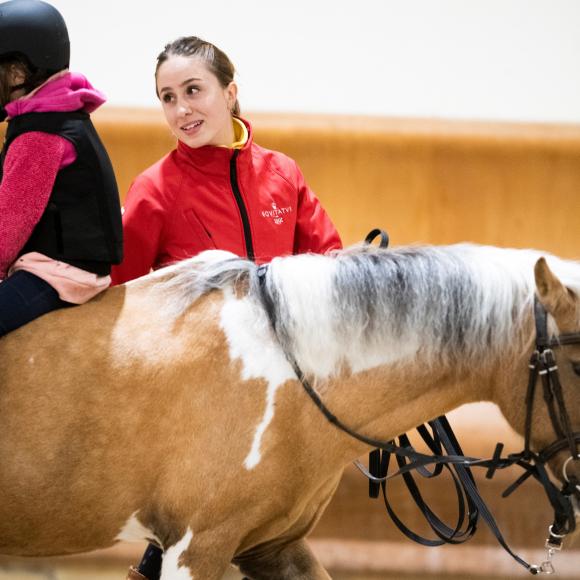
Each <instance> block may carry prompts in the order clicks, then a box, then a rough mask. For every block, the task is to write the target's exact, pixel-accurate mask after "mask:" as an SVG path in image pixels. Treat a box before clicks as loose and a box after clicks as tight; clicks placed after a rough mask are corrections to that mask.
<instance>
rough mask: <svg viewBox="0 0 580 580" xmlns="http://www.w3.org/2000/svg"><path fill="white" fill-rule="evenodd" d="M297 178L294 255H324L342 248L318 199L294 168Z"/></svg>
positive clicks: (297, 169) (336, 233)
mask: <svg viewBox="0 0 580 580" xmlns="http://www.w3.org/2000/svg"><path fill="white" fill-rule="evenodd" d="M296 171H297V177H298V211H297V217H296V234H295V237H294V253H295V254H304V253H307V252H314V253H316V254H325V253H326V252H328V251H330V250H338V249H340V248H342V242H341V240H340V236H339V235H338V232H337V230H336V228H335V227H334V224H333V223H332V221H331V220H330V217H329V216H328V214H327V213H326V211H325V210H324V208H323V207H322V205H321V203H320V201H319V200H318V198H317V197H316V196H315V195H314V193H313V192H312V190H311V189H310V188H309V187H308V185H307V184H306V181H305V180H304V176H303V175H302V172H301V171H300V169H299V168H298V166H296Z"/></svg>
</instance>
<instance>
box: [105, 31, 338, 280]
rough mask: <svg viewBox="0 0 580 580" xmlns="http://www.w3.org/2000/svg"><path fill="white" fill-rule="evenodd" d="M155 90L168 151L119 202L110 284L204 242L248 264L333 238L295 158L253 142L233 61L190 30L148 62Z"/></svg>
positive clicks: (323, 247) (331, 243) (329, 245)
mask: <svg viewBox="0 0 580 580" xmlns="http://www.w3.org/2000/svg"><path fill="white" fill-rule="evenodd" d="M155 78H156V89H157V95H158V97H159V99H160V101H161V106H162V108H163V112H164V113H165V118H166V120H167V123H168V125H169V127H170V128H171V131H172V132H173V134H174V135H175V136H176V138H177V140H178V142H177V148H176V149H175V150H173V151H171V152H170V153H169V154H168V155H166V156H165V157H163V158H162V159H161V160H160V161H158V162H157V163H155V164H154V165H153V166H151V167H150V168H149V169H147V170H146V171H144V172H143V173H142V174H141V175H139V176H138V177H137V178H136V179H135V181H134V182H133V184H132V186H131V188H130V190H129V192H128V194H127V199H126V201H125V213H124V216H123V226H124V236H125V259H124V261H123V263H122V264H121V265H120V266H119V267H117V268H114V271H113V280H114V282H115V283H117V284H119V283H122V282H125V281H127V280H131V279H133V278H136V277H138V276H142V275H144V274H147V273H148V272H149V271H150V270H151V268H153V269H156V268H160V267H162V266H165V265H168V264H170V263H172V262H175V261H178V260H182V259H184V258H188V257H191V256H194V255H196V254H198V253H199V252H201V251H203V250H207V249H214V248H218V249H221V250H229V251H231V252H234V253H235V254H237V255H241V256H247V257H248V258H250V259H253V260H256V261H257V262H266V261H269V260H270V259H272V258H273V257H274V256H280V255H283V254H292V253H303V252H319V253H322V252H327V251H328V250H331V249H335V248H340V246H341V242H340V238H339V236H338V233H337V232H336V229H335V228H334V226H333V224H332V222H331V221H330V219H329V217H328V215H327V214H326V212H325V211H324V209H323V208H322V206H321V205H320V203H319V201H318V200H317V198H316V197H315V196H314V194H313V193H312V191H311V190H310V189H309V188H308V186H307V185H306V183H305V181H304V177H303V176H302V173H301V172H300V169H299V168H298V166H297V165H296V163H295V162H294V161H293V160H292V159H290V158H288V157H287V156H286V155H283V154H282V153H279V152H276V151H269V150H267V149H264V148H262V147H260V146H259V145H257V144H256V143H255V142H254V141H253V135H252V128H251V126H250V124H249V123H248V122H247V121H245V120H243V119H241V118H240V117H239V112H240V109H239V104H238V101H237V86H236V84H235V82H234V80H233V79H234V67H233V65H232V63H231V62H230V60H229V59H228V57H227V56H226V55H225V54H224V53H223V52H222V51H220V50H219V49H218V48H217V47H215V46H213V45H212V44H210V43H208V42H204V41H203V40H200V39H199V38H196V37H187V38H179V39H177V40H176V41H174V42H172V43H171V44H168V45H167V46H166V47H165V49H164V51H163V52H162V53H161V54H160V55H159V57H158V59H157V68H156V73H155Z"/></svg>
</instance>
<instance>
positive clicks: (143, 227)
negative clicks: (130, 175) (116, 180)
mask: <svg viewBox="0 0 580 580" xmlns="http://www.w3.org/2000/svg"><path fill="white" fill-rule="evenodd" d="M123 210H124V211H123V244H124V258H123V262H122V263H121V264H119V265H118V266H113V268H112V271H111V278H112V281H113V285H116V284H123V283H124V282H128V281H129V280H134V279H135V278H139V277H140V276H144V275H145V274H148V273H149V272H150V271H151V268H153V267H154V266H155V264H156V261H157V256H158V254H159V248H160V247H161V243H162V234H163V225H164V222H165V214H166V209H165V208H164V206H163V203H162V200H161V198H160V196H159V195H158V194H157V190H156V189H155V187H154V186H153V184H151V183H150V181H149V180H148V179H147V178H145V177H143V176H142V175H140V176H139V177H137V178H136V179H135V181H134V182H133V184H132V185H131V187H130V189H129V192H128V193H127V198H126V200H125V204H124V207H123Z"/></svg>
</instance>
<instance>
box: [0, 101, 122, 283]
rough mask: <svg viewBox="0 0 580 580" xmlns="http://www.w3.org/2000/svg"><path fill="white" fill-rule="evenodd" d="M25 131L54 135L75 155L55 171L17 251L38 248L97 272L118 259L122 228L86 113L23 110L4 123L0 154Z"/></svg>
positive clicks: (107, 167)
mask: <svg viewBox="0 0 580 580" xmlns="http://www.w3.org/2000/svg"><path fill="white" fill-rule="evenodd" d="M30 131H41V132H43V133H51V134H54V135H60V136H61V137H64V138H65V139H67V140H68V141H70V142H71V143H72V144H73V145H74V147H75V149H76V153H77V157H76V159H75V161H74V162H73V163H71V164H70V165H69V166H67V167H64V168H63V169H61V170H60V171H59V172H58V173H57V176H56V180H55V182H54V187H53V190H52V194H51V196H50V199H49V201H48V205H47V207H46V210H45V212H44V214H43V215H42V217H41V218H40V221H39V222H38V224H37V225H36V227H35V228H34V231H33V232H32V235H31V236H30V238H29V240H28V241H27V242H26V245H25V246H24V248H22V251H21V252H20V255H22V254H25V253H28V252H40V253H41V254H44V255H45V256H49V257H50V258H54V259H55V260H59V261H62V262H66V263H67V264H71V265H73V266H76V267H78V268H82V269H83V270H87V271H89V272H94V273H95V274H98V275H100V276H104V275H107V274H109V273H110V271H111V264H119V263H120V262H121V261H122V259H123V227H122V223H121V206H120V201H119V192H118V189H117V182H116V180H115V174H114V172H113V166H112V165H111V160H110V159H109V156H108V155H107V152H106V150H105V147H104V146H103V144H102V142H101V140H100V138H99V136H98V134H97V131H96V130H95V127H94V126H93V123H92V122H91V119H90V117H89V115H88V114H87V113H83V112H72V113H28V114H24V115H19V116H18V117H14V118H13V119H11V120H10V121H9V122H8V128H7V130H6V140H5V143H4V147H3V149H2V154H1V163H0V179H1V177H2V168H3V166H4V159H5V157H6V152H7V151H8V149H9V147H10V144H11V143H12V141H14V139H16V137H18V136H19V135H22V134H23V133H28V132H30Z"/></svg>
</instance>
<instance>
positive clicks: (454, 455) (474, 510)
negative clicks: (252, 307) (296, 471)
mask: <svg viewBox="0 0 580 580" xmlns="http://www.w3.org/2000/svg"><path fill="white" fill-rule="evenodd" d="M379 234H380V235H381V239H382V241H381V247H386V245H387V244H388V236H387V235H386V233H385V232H383V231H382V230H373V231H372V232H371V233H370V234H369V235H368V236H367V238H366V240H365V242H366V243H371V241H372V240H373V239H374V237H376V236H377V235H379ZM267 274H268V265H267V264H263V265H261V266H259V267H258V269H257V276H258V281H259V288H260V294H261V299H262V302H263V305H264V307H265V309H266V313H267V315H268V318H269V322H270V325H271V327H272V329H273V331H274V334H275V336H277V321H276V309H275V304H274V299H273V297H272V295H271V293H270V292H269V291H268V288H267ZM534 318H535V327H536V344H535V349H534V352H533V353H532V356H531V358H530V363H529V369H530V370H529V381H528V388H527V394H526V401H525V403H526V419H525V430H524V439H525V443H524V449H523V451H521V452H520V453H513V454H509V455H508V456H506V457H502V456H501V453H502V450H503V444H502V443H498V444H497V445H496V449H495V452H494V454H493V457H492V458H491V459H478V458H474V457H469V456H465V455H464V454H463V451H462V450H461V447H460V445H459V443H458V441H457V439H456V437H455V434H454V433H453V430H452V428H451V426H450V425H449V422H448V421H447V418H446V417H445V416H441V417H438V418H437V419H434V420H433V421H429V422H428V426H427V425H421V426H419V427H418V428H417V430H418V432H419V434H420V435H421V436H422V438H423V439H424V440H425V442H426V443H427V445H428V447H429V448H430V450H431V451H432V453H433V455H426V454H423V453H419V452H417V451H415V450H414V449H413V447H412V446H411V444H410V442H409V439H408V437H407V436H406V435H402V436H400V437H399V438H398V445H397V444H395V441H394V440H390V441H384V440H380V439H376V438H373V437H369V436H367V435H364V434H362V433H359V432H358V431H355V430H354V429H352V428H350V427H349V426H348V425H347V424H345V423H344V422H343V421H342V420H341V419H339V418H338V417H337V416H336V415H334V414H333V413H332V411H331V410H330V409H329V408H328V407H327V406H326V405H325V404H324V402H323V401H322V399H321V398H320V396H319V394H318V393H317V391H316V390H315V389H314V388H313V387H312V385H311V384H310V382H309V381H308V379H307V377H306V376H305V374H304V373H303V372H302V370H301V368H300V366H299V364H298V362H297V361H296V359H295V358H294V356H293V355H292V354H291V353H290V352H288V351H287V350H286V349H284V347H283V346H282V348H283V350H284V354H285V355H286V358H287V359H288V361H289V363H290V364H291V366H292V368H293V369H294V372H295V373H296V376H297V378H298V380H299V381H300V383H301V384H302V387H303V388H304V390H305V391H306V393H307V394H308V396H309V397H310V399H311V400H312V401H313V402H314V404H315V405H316V406H317V408H318V409H319V410H320V412H321V413H322V414H323V415H324V417H325V418H326V419H327V421H328V422H329V423H331V424H333V425H334V426H336V427H337V428H338V429H340V430H341V431H343V432H344V433H346V434H348V435H349V436H351V437H353V438H354V439H357V440H358V441H360V442H362V443H365V444H367V445H370V446H372V447H374V448H376V449H375V450H374V451H372V452H371V453H370V463H369V469H368V470H367V469H366V468H365V467H364V466H363V465H362V464H361V463H360V462H358V461H355V465H356V466H357V468H358V469H359V470H360V471H361V472H363V473H364V475H365V476H366V477H367V478H368V479H369V493H370V495H371V497H378V495H379V490H380V489H382V492H383V498H384V500H385V505H386V508H387V511H388V513H389V515H390V516H391V518H392V519H393V521H394V523H395V524H396V525H397V527H398V528H399V529H400V530H401V531H402V532H403V533H404V534H405V535H407V536H408V537H409V538H411V539H412V540H414V541H416V542H419V543H421V544H424V545H429V546H435V545H440V544H443V543H462V542H464V541H466V540H468V539H469V538H470V537H472V536H473V534H474V533H475V530H476V527H477V521H478V517H479V516H480V515H481V517H482V518H483V519H484V521H485V522H486V523H487V525H488V526H489V528H490V529H491V531H492V533H493V534H494V535H495V537H496V539H497V540H498V542H499V543H500V544H501V546H502V547H503V548H504V549H505V550H506V551H507V552H508V553H509V554H510V555H511V556H512V557H513V558H514V559H515V560H516V561H517V562H518V563H520V564H521V565H522V566H524V567H525V568H527V569H528V570H529V571H530V573H532V574H552V573H553V572H554V567H553V564H552V558H553V556H554V553H555V552H556V551H559V550H560V549H561V547H562V542H563V539H564V538H565V537H566V536H567V535H568V534H569V533H571V532H573V531H574V529H575V527H576V519H575V513H574V506H573V503H572V497H575V498H576V500H577V501H578V500H580V481H578V479H577V478H576V477H575V476H573V475H570V474H569V473H568V467H569V465H570V463H571V462H572V461H579V460H580V454H579V447H580V433H579V432H573V431H572V428H571V424H570V418H569V414H568V411H567V409H566V404H565V401H564V396H563V390H562V385H561V382H560V377H559V372H558V365H557V364H556V360H555V357H554V352H553V349H554V348H558V347H560V346H562V345H571V344H580V333H570V334H561V335H559V336H556V337H553V338H551V337H550V336H549V334H548V330H547V314H546V311H545V309H544V307H543V306H542V304H541V303H540V302H539V301H538V300H537V299H536V300H535V303H534ZM538 377H539V378H540V379H541V384H542V389H543V395H544V401H545V403H546V405H547V407H548V411H549V416H550V420H551V422H552V425H553V428H554V431H555V433H556V435H557V437H558V439H557V440H556V441H555V442H554V443H552V444H550V445H549V446H548V447H546V448H545V449H543V450H542V451H540V452H539V453H534V452H533V451H532V450H531V447H530V441H531V431H532V417H533V408H534V400H535V392H536V385H537V383H538ZM566 448H568V450H569V451H570V457H568V459H567V460H566V461H565V462H564V464H563V478H564V483H563V485H562V487H561V488H560V489H558V487H557V486H556V485H555V484H554V483H553V482H552V480H551V479H550V477H549V475H548V472H547V469H546V463H547V462H548V461H549V460H550V459H551V458H552V457H554V455H556V454H557V453H559V452H560V451H563V450H564V449H566ZM391 456H394V457H395V458H396V461H397V464H398V467H399V469H398V470H397V471H396V472H394V473H391V474H388V470H389V461H390V458H391ZM429 465H431V466H433V470H432V471H429V470H428V469H427V466H429ZM512 465H519V466H520V467H522V468H523V469H524V474H523V475H522V476H521V477H519V478H518V479H517V480H516V481H515V482H514V483H513V484H512V485H510V486H509V487H508V489H506V491H505V492H504V493H503V494H502V495H503V497H507V496H508V495H509V494H511V493H512V492H513V491H514V490H515V489H516V488H517V487H519V486H520V485H521V484H522V483H523V482H524V481H526V480H527V479H528V478H529V477H534V478H535V479H537V480H538V481H539V482H540V483H541V484H542V486H543V488H544V490H545V493H546V496H547V497H548V500H549V502H550V504H551V506H552V508H553V509H554V520H553V523H552V525H551V526H549V528H548V537H547V539H546V543H545V547H546V550H547V557H546V560H545V561H544V562H542V563H541V564H539V565H532V564H528V563H527V562H526V561H525V560H523V559H522V558H520V557H519V556H518V555H517V554H515V553H514V552H512V550H511V549H510V548H509V546H508V544H507V542H506V541H505V540H504V538H503V536H502V534H501V531H500V529H499V527H498V525H497V523H496V522H495V519H494V517H493V515H492V513H491V512H490V510H489V508H488V507H487V505H486V503H485V501H484V500H483V498H482V497H481V495H480V494H479V491H478V489H477V486H476V483H475V479H474V477H473V475H472V473H471V469H470V468H471V467H484V468H487V473H486V477H487V478H490V479H491V478H492V477H493V475H494V473H495V472H496V471H497V470H498V469H504V468H507V467H510V466H512ZM443 469H446V470H448V472H449V473H450V474H451V477H452V480H453V483H454V486H455V490H456V493H457V497H458V502H459V511H458V518H457V523H456V525H455V526H454V527H453V528H451V527H449V526H447V525H446V524H445V523H444V522H443V521H441V520H440V519H439V518H438V517H437V516H436V515H435V513H434V512H433V511H432V510H431V509H430V508H429V507H428V506H427V504H426V503H425V501H424V500H423V498H422V496H421V493H420V491H419V488H418V487H417V485H416V483H415V481H414V479H413V476H412V473H411V472H413V471H415V470H416V471H418V472H419V473H420V474H421V475H423V476H424V477H429V478H432V477H436V476H437V475H439V474H440V473H441V472H442V470H443ZM398 475H401V476H402V477H403V478H404V480H405V483H406V484H407V487H408V489H409V491H410V493H411V496H412V498H413V500H414V501H415V503H416V504H417V506H418V507H419V509H420V510H421V512H422V513H423V515H424V517H425V518H426V520H427V522H428V524H429V525H430V527H431V529H432V530H433V532H434V533H435V535H436V536H437V537H438V539H436V540H432V539H427V538H423V537H421V536H419V535H418V534H416V533H414V532H412V531H411V530H410V529H409V528H407V527H406V526H405V525H404V524H403V522H402V521H401V520H400V519H399V518H398V517H397V515H396V514H395V512H394V510H393V508H392V507H391V505H390V503H389V500H388V497H387V482H388V481H389V480H390V479H392V478H393V477H396V476H398Z"/></svg>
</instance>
